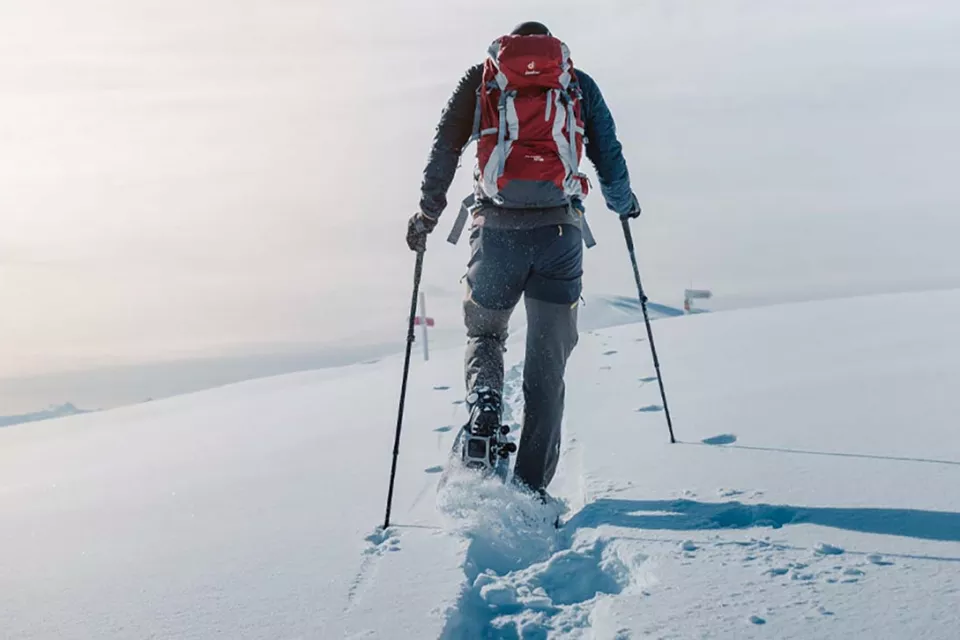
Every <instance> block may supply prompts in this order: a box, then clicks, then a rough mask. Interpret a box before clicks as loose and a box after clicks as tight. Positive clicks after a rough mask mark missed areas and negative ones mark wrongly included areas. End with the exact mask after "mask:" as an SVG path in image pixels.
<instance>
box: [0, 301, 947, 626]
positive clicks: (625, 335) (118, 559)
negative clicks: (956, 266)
mask: <svg viewBox="0 0 960 640" xmlns="http://www.w3.org/2000/svg"><path fill="white" fill-rule="evenodd" d="M903 308H914V309H928V310H931V311H930V312H927V313H918V314H913V315H912V316H910V317H909V318H906V317H905V316H904V315H902V314H894V313H891V312H890V310H891V309H903ZM958 318H960V292H940V293H924V294H906V295H898V296H882V297H872V298H859V299H851V300H843V301H831V302H823V303H809V304H802V305H787V306H781V307H770V308H765V309H757V310H749V311H738V312H730V313H717V314H705V315H697V316H688V317H683V318H676V319H664V320H659V321H657V322H656V323H655V330H656V337H657V340H658V346H659V348H660V351H661V357H662V361H663V373H664V377H665V382H666V385H667V391H668V393H669V400H670V403H671V409H672V411H673V413H674V419H675V422H676V428H677V436H678V439H679V440H680V442H679V443H678V444H675V445H670V444H669V443H668V441H667V433H666V425H665V423H664V419H663V413H662V411H661V410H659V404H660V399H659V395H658V393H657V390H656V384H655V381H654V380H653V379H652V378H651V376H652V374H653V371H652V366H651V363H650V358H649V351H648V345H647V343H646V339H645V331H644V330H643V327H642V325H628V326H623V327H619V328H611V329H604V330H598V331H593V332H586V333H584V335H583V336H582V340H581V344H580V346H578V348H577V351H576V353H575V355H574V357H573V359H572V361H571V365H570V371H569V376H568V412H567V417H568V419H567V423H566V429H565V439H564V449H563V458H562V463H561V469H560V474H559V477H558V478H557V480H556V482H555V483H554V485H553V486H552V487H551V488H552V490H553V491H554V492H555V493H556V494H557V495H559V496H561V497H563V498H564V499H566V500H567V501H568V505H569V507H570V512H569V513H568V514H566V516H565V518H566V519H567V522H566V524H565V526H564V527H563V528H562V530H561V531H560V532H553V531H552V530H551V529H550V527H543V526H539V525H537V524H535V521H534V520H531V518H530V513H531V509H532V506H531V504H530V503H528V502H526V501H525V500H524V499H523V498H519V497H516V496H515V495H514V494H512V493H511V492H508V491H506V490H505V489H504V488H503V487H498V486H497V485H495V484H492V485H491V484H483V483H480V484H477V483H469V482H463V481H459V482H454V483H448V486H447V490H446V491H445V492H442V493H440V494H438V493H437V491H436V484H437V482H438V479H439V478H440V476H441V475H442V473H441V472H442V471H443V470H444V466H445V464H446V462H447V455H448V450H449V447H450V442H451V439H452V437H453V435H454V433H455V430H456V428H457V426H458V425H459V424H460V423H461V421H462V420H463V409H462V405H461V404H460V397H461V396H462V392H461V390H460V388H459V387H460V367H461V357H462V352H461V350H458V349H454V350H449V351H443V352H437V353H435V354H434V358H433V359H432V360H431V362H429V363H426V364H425V363H422V362H418V361H415V362H414V366H413V371H412V374H411V376H412V377H411V392H410V396H409V402H408V414H407V418H406V423H405V424H406V427H405V431H404V437H403V442H402V449H401V456H400V464H399V474H398V484H397V494H396V500H395V515H394V521H395V524H394V526H393V527H391V529H389V530H388V531H386V532H382V531H379V529H378V524H379V523H380V522H381V520H382V517H383V506H384V499H385V492H386V482H387V472H388V469H389V461H390V453H391V451H390V450H391V445H392V437H393V428H394V419H395V408H396V400H397V392H398V383H399V373H400V365H401V362H400V359H399V358H388V359H385V360H383V361H381V362H379V363H374V364H367V365H356V366H351V367H345V368H341V369H334V370H327V371H319V372H311V373H302V374H294V375H288V376H283V377H278V378H272V379H264V380H258V381H253V382H248V383H243V384H239V385H235V386H231V387H224V388H221V389H216V390H211V391H206V392H202V393H197V394H194V395H189V396H181V397H177V398H172V399H169V400H164V401H160V402H155V403H150V404H145V405H139V406H135V407H128V408H123V409H118V410H114V411H109V412H104V413H99V414H90V415H83V416H76V417H71V418H66V419H62V420H56V421H53V422H50V423H47V424H45V425H42V426H29V425H24V426H16V427H10V428H7V429H4V430H2V431H0V513H3V527H2V529H0V611H2V612H3V617H4V621H3V629H4V632H5V634H6V635H7V636H8V637H13V638H41V637H51V636H57V637H63V638H84V637H107V638H109V637H116V638H126V637H149V636H151V635H152V636H155V637H178V638H207V637H211V636H213V635H215V634H219V635H223V636H224V637H235V638H239V637H243V638H280V637H283V638H294V637H330V638H335V637H384V638H396V637H418V638H419V637H447V638H460V637H463V638H470V637H507V638H508V637H517V635H518V634H522V636H523V637H530V638H537V637H547V636H548V635H549V637H568V638H579V637H595V638H630V637H641V636H644V635H645V634H646V635H650V636H652V637H662V638H687V637H706V638H711V637H724V638H725V637H730V638H732V637H737V638H750V637H777V638H825V637H870V638H903V637H921V636H923V637H931V638H950V637H954V636H955V630H956V628H957V626H958V623H960V616H958V613H957V609H956V602H957V596H958V594H960V495H958V492H957V491H956V487H957V486H960V438H958V435H957V430H956V427H955V425H956V415H957V409H958V408H960V401H958V400H957V397H956V394H955V393H954V390H955V389H956V388H957V386H958V383H960V365H958V364H957V363H958V362H960V342H958V340H957V338H956V333H955V327H956V324H957V320H958ZM521 352H522V350H521V349H518V348H516V343H515V342H514V343H512V344H511V348H510V350H509V352H508V366H509V371H508V375H507V380H508V385H507V394H508V397H509V398H511V400H512V407H511V412H512V413H511V415H512V419H513V420H516V419H517V418H518V416H519V415H520V411H521V407H520V406H519V395H520V394H519V384H518V383H519V380H520V370H521V364H520V363H519V361H518V357H519V354H520V353H521ZM480 505H484V506H482V507H481V506H480ZM489 505H499V507H500V508H489ZM534 513H535V511H534Z"/></svg>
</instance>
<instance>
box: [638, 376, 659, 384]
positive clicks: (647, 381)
mask: <svg viewBox="0 0 960 640" xmlns="http://www.w3.org/2000/svg"><path fill="white" fill-rule="evenodd" d="M656 381H657V377H656V376H647V377H646V378H640V384H650V383H651V382H656Z"/></svg>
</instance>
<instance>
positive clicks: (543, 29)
mask: <svg viewBox="0 0 960 640" xmlns="http://www.w3.org/2000/svg"><path fill="white" fill-rule="evenodd" d="M510 35H512V36H549V35H552V34H551V33H550V29H547V26H546V25H545V24H543V23H542V22H522V23H520V24H518V25H517V27H516V28H515V29H514V30H513V32H512V33H511V34H510Z"/></svg>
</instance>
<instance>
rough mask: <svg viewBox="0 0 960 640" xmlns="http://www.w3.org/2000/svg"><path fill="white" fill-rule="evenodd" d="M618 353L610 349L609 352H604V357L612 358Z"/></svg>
mask: <svg viewBox="0 0 960 640" xmlns="http://www.w3.org/2000/svg"><path fill="white" fill-rule="evenodd" d="M616 352H617V350H616V349H610V350H609V351H604V352H603V355H605V356H612V355H614V354H615V353H616Z"/></svg>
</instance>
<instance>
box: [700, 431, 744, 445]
mask: <svg viewBox="0 0 960 640" xmlns="http://www.w3.org/2000/svg"><path fill="white" fill-rule="evenodd" d="M736 441H737V436H735V435H733V434H732V433H722V434H720V435H718V436H713V437H711V438H704V439H703V440H701V441H700V442H702V443H703V444H712V445H722V444H733V443H734V442H736Z"/></svg>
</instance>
